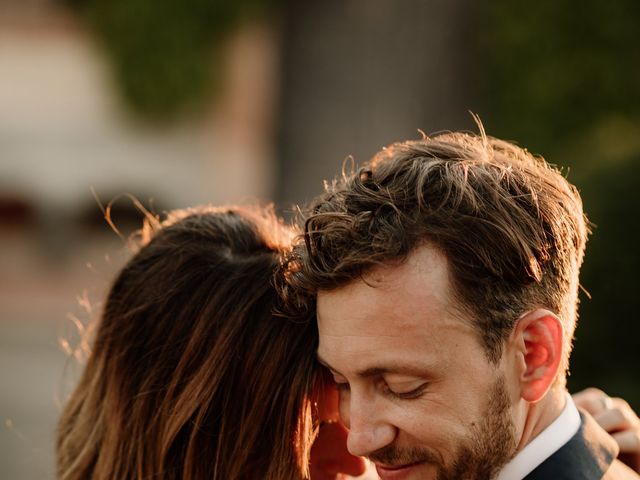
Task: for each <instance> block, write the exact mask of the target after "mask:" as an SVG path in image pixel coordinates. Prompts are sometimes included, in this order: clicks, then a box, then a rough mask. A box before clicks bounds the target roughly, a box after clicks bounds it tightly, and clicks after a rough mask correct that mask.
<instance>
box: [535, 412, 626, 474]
mask: <svg viewBox="0 0 640 480" xmlns="http://www.w3.org/2000/svg"><path fill="white" fill-rule="evenodd" d="M580 418H581V419H582V424H581V425H580V430H578V432H577V433H576V434H575V435H574V436H573V437H571V439H570V440H569V441H568V442H567V443H565V444H564V445H563V446H562V447H561V448H560V449H559V450H558V451H556V452H555V453H554V454H553V455H551V456H550V457H549V458H548V459H546V460H545V461H544V462H543V463H541V464H540V465H538V467H536V469H535V470H533V471H532V472H531V473H530V474H529V475H527V476H526V477H525V480H549V479H554V480H578V479H579V480H591V479H594V480H595V479H600V478H602V476H603V475H604V473H605V472H606V471H607V470H608V469H609V466H610V465H611V463H612V462H613V461H614V460H615V458H616V457H617V456H618V445H617V444H616V442H615V440H614V439H613V438H611V437H610V436H609V434H607V432H605V431H604V430H603V429H602V428H600V426H599V425H598V424H597V423H596V421H595V420H594V419H593V418H591V416H590V415H589V414H588V413H585V412H580Z"/></svg>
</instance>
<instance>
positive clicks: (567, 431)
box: [496, 393, 581, 480]
mask: <svg viewBox="0 0 640 480" xmlns="http://www.w3.org/2000/svg"><path fill="white" fill-rule="evenodd" d="M565 397H566V401H565V405H564V408H563V409H562V413H560V415H559V416H558V418H556V419H555V420H554V421H553V422H551V424H550V425H549V426H548V427H547V428H545V429H544V430H543V431H542V432H540V433H539V434H538V435H537V436H536V437H535V438H534V439H533V440H531V441H530V442H529V443H528V444H527V445H525V447H524V448H523V449H522V450H520V451H519V452H518V453H517V454H516V456H515V457H513V458H512V459H511V460H510V461H509V462H508V463H507V464H506V465H505V466H504V467H503V468H502V470H500V473H499V474H498V476H497V478H496V480H521V479H523V478H524V477H526V476H527V475H528V474H529V473H531V472H532V471H533V470H534V469H535V468H536V467H537V466H538V465H540V464H541V463H542V462H544V461H545V460H546V459H547V458H549V457H550V456H551V455H553V453H554V452H556V451H557V450H559V449H560V448H561V447H562V446H563V445H564V444H565V443H567V442H568V441H569V440H570V439H571V437H573V436H574V435H575V434H576V433H577V432H578V430H579V429H580V423H581V420H580V413H578V409H577V408H576V405H575V403H573V399H572V398H571V395H569V394H568V393H566V394H565Z"/></svg>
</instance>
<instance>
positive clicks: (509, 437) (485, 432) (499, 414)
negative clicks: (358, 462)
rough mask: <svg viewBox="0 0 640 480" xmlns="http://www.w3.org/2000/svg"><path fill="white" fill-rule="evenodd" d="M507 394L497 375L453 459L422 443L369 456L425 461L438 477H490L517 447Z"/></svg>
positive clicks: (395, 461)
mask: <svg viewBox="0 0 640 480" xmlns="http://www.w3.org/2000/svg"><path fill="white" fill-rule="evenodd" d="M509 406H510V401H509V394H508V392H507V389H506V385H505V380H504V377H503V376H500V377H498V378H497V379H496V381H495V382H494V384H493V386H492V388H491V391H490V393H489V398H488V402H487V405H486V407H485V410H484V412H483V415H482V420H481V421H480V422H479V423H474V424H473V425H472V427H471V429H470V432H469V435H468V437H466V438H462V439H461V441H460V444H459V445H458V449H457V451H456V454H455V458H454V459H453V461H451V462H448V464H444V463H443V459H442V457H441V456H440V455H439V454H437V453H436V452H434V451H432V450H431V449H425V448H423V447H412V448H401V447H397V446H395V445H393V444H392V445H389V446H387V447H384V448H382V449H380V450H378V451H376V452H374V453H372V454H371V455H369V458H370V459H371V460H373V461H374V462H376V463H383V464H387V465H409V464H412V463H422V462H424V463H428V464H431V465H434V466H435V467H437V469H438V474H437V477H436V478H437V480H490V479H492V478H494V477H495V475H497V473H498V471H499V470H500V468H501V467H502V466H504V464H505V463H507V462H508V461H509V460H510V459H511V457H513V454H514V453H515V449H516V439H515V436H516V432H515V427H514V425H513V421H512V419H511V415H510V413H509Z"/></svg>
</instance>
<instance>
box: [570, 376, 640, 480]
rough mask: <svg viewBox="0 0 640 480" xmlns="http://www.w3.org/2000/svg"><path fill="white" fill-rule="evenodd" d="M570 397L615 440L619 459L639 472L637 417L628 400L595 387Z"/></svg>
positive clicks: (638, 423)
mask: <svg viewBox="0 0 640 480" xmlns="http://www.w3.org/2000/svg"><path fill="white" fill-rule="evenodd" d="M573 401H574V402H575V403H576V405H577V406H578V407H580V408H582V409H583V410H586V411H587V412H589V413H590V414H591V415H592V416H593V418H594V419H595V420H596V422H598V424H600V426H601V427H602V428H603V429H605V430H606V431H607V432H608V433H609V434H610V435H611V436H612V437H613V438H614V440H615V441H616V442H617V443H618V446H619V447H620V455H619V458H620V460H621V461H623V462H624V463H626V464H627V465H628V466H629V467H631V468H632V469H633V470H635V471H636V472H639V473H640V418H638V415H636V413H635V412H634V411H633V409H632V408H631V407H630V406H629V404H628V403H627V402H626V401H625V400H623V399H622V398H611V397H610V396H609V395H607V394H606V393H604V392H603V391H602V390H598V389H597V388H587V389H586V390H583V391H581V392H578V393H576V394H574V395H573Z"/></svg>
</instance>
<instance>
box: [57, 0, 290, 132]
mask: <svg viewBox="0 0 640 480" xmlns="http://www.w3.org/2000/svg"><path fill="white" fill-rule="evenodd" d="M67 1H68V2H69V3H71V4H72V5H74V6H75V7H77V8H78V9H80V11H81V12H82V13H83V14H84V15H85V17H86V19H87V21H88V23H89V24H90V26H91V28H92V29H93V31H94V32H95V33H96V35H97V36H98V37H99V38H100V40H101V43H102V45H103V47H104V49H105V51H106V52H107V54H108V56H109V58H110V60H111V62H112V66H113V68H114V76H115V79H116V82H117V85H118V87H119V90H120V92H121V94H122V96H123V98H124V99H125V101H126V102H127V104H128V105H129V106H130V107H131V108H132V110H133V111H134V112H135V113H137V114H138V115H139V116H140V117H142V118H144V119H146V120H151V121H157V120H161V121H162V120H171V119H173V118H175V117H177V116H180V115H181V114H183V113H192V112H194V111H197V109H198V108H201V107H202V106H204V105H206V104H207V97H208V96H209V94H210V93H211V91H212V89H213V88H214V87H215V85H216V83H217V70H216V66H217V62H216V58H217V57H219V53H220V52H219V50H220V46H221V43H222V41H223V40H224V38H225V36H226V35H227V33H228V32H229V31H230V30H231V29H232V28H233V27H235V26H236V25H237V24H238V22H239V21H240V20H242V19H243V18H244V17H246V16H247V15H253V14H259V13H263V12H264V11H265V10H266V9H267V7H269V6H273V5H275V4H277V3H279V2H278V0H160V1H158V0H67Z"/></svg>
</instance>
